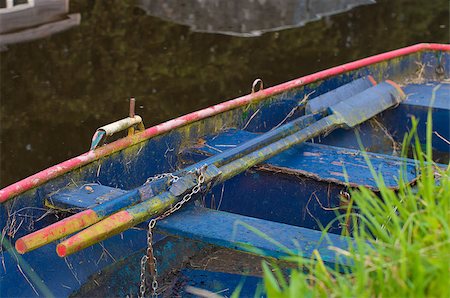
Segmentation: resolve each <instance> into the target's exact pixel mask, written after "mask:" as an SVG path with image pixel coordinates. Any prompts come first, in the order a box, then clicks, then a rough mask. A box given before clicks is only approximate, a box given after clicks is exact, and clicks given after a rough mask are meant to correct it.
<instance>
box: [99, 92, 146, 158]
mask: <svg viewBox="0 0 450 298" xmlns="http://www.w3.org/2000/svg"><path fill="white" fill-rule="evenodd" d="M134 109H135V99H134V98H133V97H132V98H130V116H129V117H127V118H125V119H122V120H118V121H116V122H113V123H110V124H107V125H104V126H102V127H100V128H98V129H97V130H96V131H95V133H94V135H93V136H92V142H91V148H90V150H94V149H95V148H97V147H98V146H99V145H100V144H102V143H104V141H105V140H106V138H107V137H108V136H112V135H113V134H115V133H117V132H119V131H123V130H125V129H128V136H131V135H134V134H135V133H136V131H138V132H141V131H144V130H145V127H144V123H143V121H142V118H141V116H138V115H135V113H134Z"/></svg>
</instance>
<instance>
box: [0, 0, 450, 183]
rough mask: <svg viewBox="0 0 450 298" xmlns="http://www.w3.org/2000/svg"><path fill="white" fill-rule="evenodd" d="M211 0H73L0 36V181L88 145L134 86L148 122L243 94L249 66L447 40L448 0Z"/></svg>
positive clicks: (315, 63)
mask: <svg viewBox="0 0 450 298" xmlns="http://www.w3.org/2000/svg"><path fill="white" fill-rule="evenodd" d="M157 2H159V3H160V4H159V5H157V4H155V3H157ZM211 2H212V3H213V4H214V5H212V6H211V7H205V5H204V3H205V1H196V0H191V1H188V0H184V1H177V2H176V1H146V0H140V1H131V0H130V1H123V0H120V1H89V0H77V1H71V2H70V9H69V10H70V13H79V14H80V16H81V19H80V23H79V25H77V26H75V27H72V28H70V29H68V30H66V31H64V32H60V33H57V34H53V35H52V36H50V37H45V38H41V39H37V40H34V41H29V42H25V43H18V44H10V45H7V46H6V49H5V47H4V48H3V50H2V52H1V53H0V100H1V105H0V142H1V144H0V145H1V147H0V149H1V150H0V159H1V160H0V161H1V163H0V187H4V186H6V185H8V184H11V183H13V182H15V181H18V180H20V179H22V178H25V177H27V176H29V175H31V174H33V173H35V172H37V171H39V170H42V169H44V168H46V167H49V166H51V165H54V164H56V163H59V162H61V161H64V160H66V159H68V158H70V157H73V156H76V155H79V154H81V153H84V152H86V151H87V150H88V149H89V145H90V141H91V137H92V134H93V133H94V131H95V129H96V128H97V127H99V126H102V125H104V124H106V123H109V122H112V121H115V120H117V119H120V118H123V117H125V116H127V113H128V98H129V97H131V96H134V97H136V99H137V104H136V113H137V114H139V115H141V116H142V117H143V118H144V122H145V125H146V126H147V127H148V126H152V125H154V124H157V123H160V122H162V121H165V120H168V119H171V118H174V117H177V116H180V115H183V114H186V113H188V112H192V111H194V110H198V109H201V108H204V107H207V106H210V105H212V104H216V103H219V102H222V101H225V100H227V99H231V98H234V97H238V96H241V95H244V94H247V93H249V92H250V86H251V83H252V82H253V80H254V79H255V78H261V79H263V81H264V85H265V87H268V86H273V85H275V84H279V83H281V82H285V81H288V80H291V79H294V78H296V77H299V76H303V75H306V74H310V73H313V72H316V71H319V70H323V69H326V68H329V67H332V66H336V65H339V64H342V63H345V62H349V61H353V60H357V59H360V58H363V57H366V56H369V55H373V54H378V53H382V52H385V51H389V50H393V49H397V48H400V47H404V46H408V45H412V44H415V43H420V42H439V43H448V42H449V27H448V26H449V2H448V1H447V0H439V1H438V0H436V1H423V0H422V1H421V0H396V1H393V0H378V1H377V2H376V3H373V1H370V0H369V1H368V0H354V1H350V0H347V1H325V0H322V1H306V0H298V1H288V0H286V1H281V0H265V1H262V0H254V1H222V2H221V1H211ZM247 2H248V3H247ZM314 2H317V3H319V4H320V5H319V6H318V7H311V5H312V3H314ZM333 2H335V5H334V6H336V5H337V6H339V5H340V7H334V6H333V5H330V3H333ZM346 2H347V3H350V4H349V5H347V4H346ZM162 3H164V5H163V4H162ZM242 3H247V4H248V5H244V4H242ZM336 3H338V4H336ZM238 4H241V5H238ZM330 6H331V7H330Z"/></svg>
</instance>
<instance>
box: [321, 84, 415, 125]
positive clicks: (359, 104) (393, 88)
mask: <svg viewBox="0 0 450 298" xmlns="http://www.w3.org/2000/svg"><path fill="white" fill-rule="evenodd" d="M405 98H406V95H405V93H404V92H403V91H402V89H401V88H400V87H399V86H398V85H397V84H396V83H394V82H392V81H385V82H382V83H380V84H378V85H376V86H374V87H371V88H369V89H366V90H365V91H363V92H361V93H359V94H357V95H355V96H352V97H350V98H348V99H346V100H344V101H341V102H339V103H337V104H335V105H333V106H332V107H330V111H331V113H333V114H334V115H336V116H337V118H338V119H339V122H340V123H342V124H343V125H344V126H345V127H347V128H351V127H355V126H356V125H358V124H361V123H363V122H364V121H366V120H368V119H370V118H372V117H374V116H375V115H377V114H379V113H381V112H383V111H385V110H386V109H389V108H391V107H393V106H396V105H398V104H399V103H400V102H401V101H403V100H404V99H405Z"/></svg>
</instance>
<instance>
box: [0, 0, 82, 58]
mask: <svg viewBox="0 0 450 298" xmlns="http://www.w3.org/2000/svg"><path fill="white" fill-rule="evenodd" d="M68 12H69V0H57V1H55V0H19V1H18V0H15V1H11V0H9V1H1V2H0V50H6V46H7V45H8V44H14V43H20V42H26V41H31V40H35V39H40V38H44V37H47V36H50V35H52V34H55V33H58V32H62V31H65V30H67V29H69V28H72V27H74V26H77V25H79V24H80V18H81V15H80V14H79V13H72V14H69V13H68Z"/></svg>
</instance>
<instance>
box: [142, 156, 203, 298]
mask: <svg viewBox="0 0 450 298" xmlns="http://www.w3.org/2000/svg"><path fill="white" fill-rule="evenodd" d="M205 169H206V165H205V166H203V167H201V168H199V169H195V170H192V171H189V172H188V173H192V174H196V175H197V184H196V185H195V186H194V187H193V188H192V190H191V192H190V193H188V194H186V195H184V197H183V199H181V201H179V202H177V203H176V204H175V205H173V206H172V207H170V208H169V209H168V210H166V211H165V212H164V213H163V214H161V215H160V216H158V217H155V218H152V219H151V220H150V222H149V223H148V231H147V252H146V255H144V256H143V257H142V259H141V275H140V280H141V284H140V286H139V297H141V298H143V297H145V292H146V287H145V286H146V278H145V273H146V265H148V268H149V273H150V276H151V278H152V285H151V287H152V297H158V293H157V290H158V281H157V277H158V269H157V268H156V267H157V262H156V257H155V255H154V252H153V244H152V243H153V233H152V230H153V228H154V227H155V225H156V222H157V221H158V220H160V219H163V218H166V217H167V216H169V215H171V214H172V213H174V212H176V211H177V210H179V209H180V208H181V207H182V206H183V205H184V204H185V203H186V202H188V201H189V200H190V199H191V198H192V196H193V195H195V194H197V193H198V192H199V191H200V190H201V186H202V184H203V182H205V176H204V175H203V173H204V170H205ZM166 177H171V178H172V179H171V183H174V182H176V181H178V179H179V177H178V176H175V175H173V174H171V173H164V174H160V175H156V176H155V177H151V178H148V179H147V181H146V182H145V183H144V185H145V184H148V183H150V182H152V181H154V180H158V179H162V178H166Z"/></svg>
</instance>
